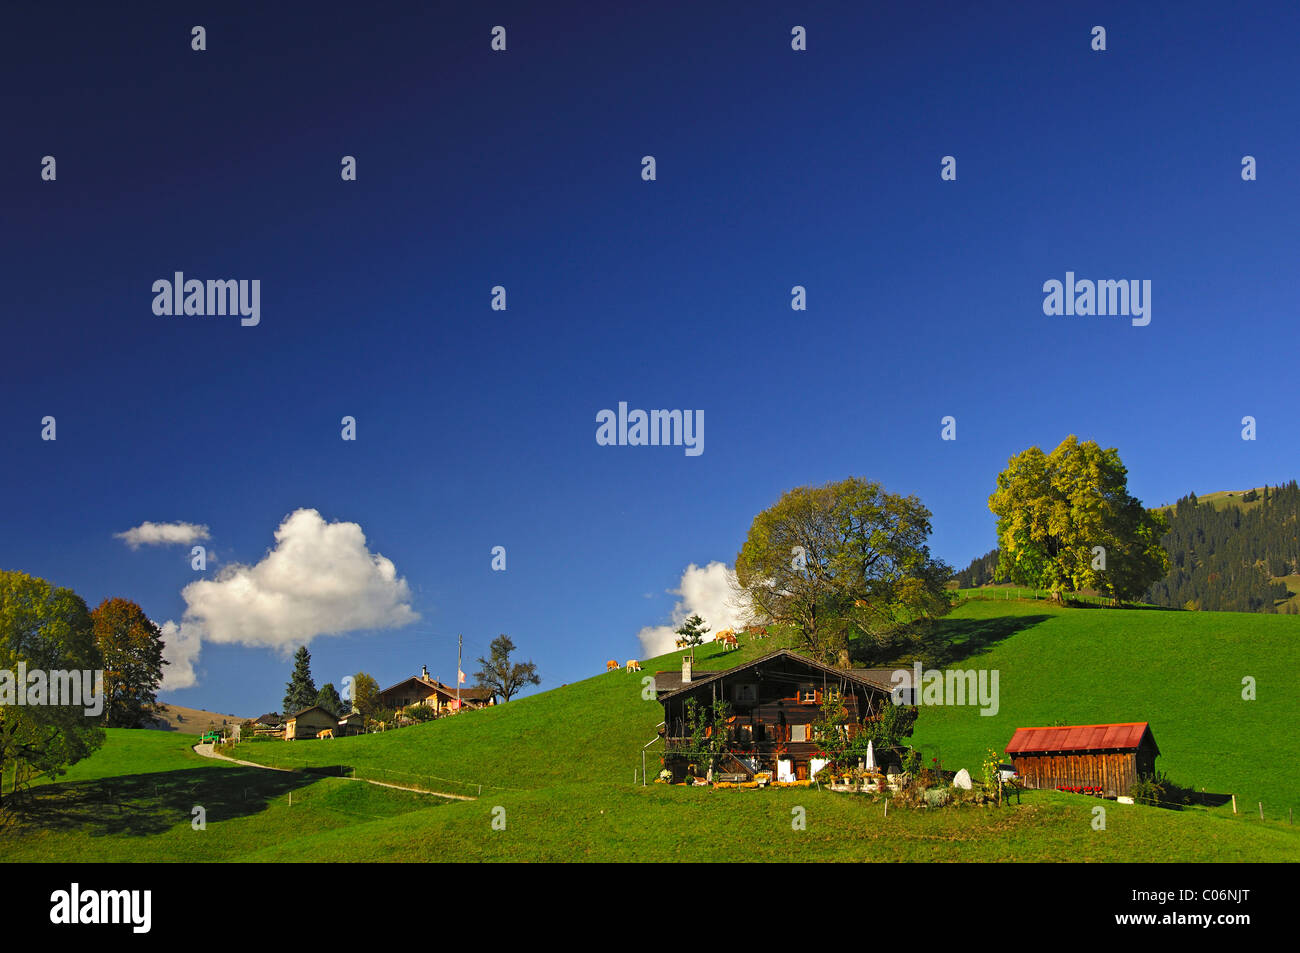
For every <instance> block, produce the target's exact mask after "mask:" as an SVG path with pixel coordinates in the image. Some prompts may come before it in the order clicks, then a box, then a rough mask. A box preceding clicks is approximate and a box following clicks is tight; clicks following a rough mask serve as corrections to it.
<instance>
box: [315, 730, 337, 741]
mask: <svg viewBox="0 0 1300 953" xmlns="http://www.w3.org/2000/svg"><path fill="white" fill-rule="evenodd" d="M316 737H317V738H329V739H330V740H333V739H334V729H333V728H326V729H325V730H324V731H322V732H320V733H318V734H317V735H316Z"/></svg>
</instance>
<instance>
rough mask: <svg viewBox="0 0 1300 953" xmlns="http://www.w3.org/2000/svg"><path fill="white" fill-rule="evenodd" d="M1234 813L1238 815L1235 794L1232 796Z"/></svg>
mask: <svg viewBox="0 0 1300 953" xmlns="http://www.w3.org/2000/svg"><path fill="white" fill-rule="evenodd" d="M1232 813H1233V814H1236V813H1237V795H1235V794H1234V795H1233V796H1232Z"/></svg>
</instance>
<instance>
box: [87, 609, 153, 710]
mask: <svg viewBox="0 0 1300 953" xmlns="http://www.w3.org/2000/svg"><path fill="white" fill-rule="evenodd" d="M90 622H91V629H92V631H93V632H94V635H95V644H96V645H97V646H98V647H99V651H100V654H102V655H103V657H104V725H105V726H106V727H109V728H145V727H148V725H149V723H150V721H151V720H152V718H153V715H154V714H155V713H156V712H157V710H158V686H159V685H160V684H161V683H162V677H163V669H162V667H163V666H164V665H166V664H167V662H165V661H164V660H163V641H162V632H161V631H160V630H159V628H158V626H156V625H154V623H153V621H152V620H151V619H150V618H149V617H148V616H147V615H145V614H144V610H143V609H141V608H140V607H139V606H138V605H136V604H135V603H134V602H131V601H130V600H128V599H116V598H115V599H105V600H104V601H103V602H101V603H100V604H99V606H98V607H96V609H95V610H94V611H93V612H91V614H90Z"/></svg>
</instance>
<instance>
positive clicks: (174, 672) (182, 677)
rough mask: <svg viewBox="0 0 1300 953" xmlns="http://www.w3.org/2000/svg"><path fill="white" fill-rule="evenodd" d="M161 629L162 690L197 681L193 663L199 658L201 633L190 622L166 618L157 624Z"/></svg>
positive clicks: (186, 685)
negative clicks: (178, 621) (179, 622)
mask: <svg viewBox="0 0 1300 953" xmlns="http://www.w3.org/2000/svg"><path fill="white" fill-rule="evenodd" d="M158 628H160V629H161V630H162V642H163V660H164V661H165V662H167V664H166V665H164V666H163V677H162V684H161V685H160V686H159V688H160V689H161V690H162V691H173V690H175V689H178V688H189V687H190V686H192V685H194V684H196V683H197V682H198V676H196V675H195V674H194V663H195V662H197V661H198V658H199V648H200V647H201V638H202V633H201V632H200V631H199V629H198V628H197V627H195V626H194V625H191V624H190V623H182V624H181V625H177V624H176V623H175V622H172V621H171V620H170V619H168V620H167V621H166V622H164V623H163V624H162V625H160V626H158Z"/></svg>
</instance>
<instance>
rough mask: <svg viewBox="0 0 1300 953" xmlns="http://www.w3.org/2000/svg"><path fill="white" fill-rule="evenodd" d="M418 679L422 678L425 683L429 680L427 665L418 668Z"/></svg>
mask: <svg viewBox="0 0 1300 953" xmlns="http://www.w3.org/2000/svg"><path fill="white" fill-rule="evenodd" d="M420 677H421V678H423V679H424V680H425V681H426V682H427V681H428V680H429V666H427V665H421V666H420Z"/></svg>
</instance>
